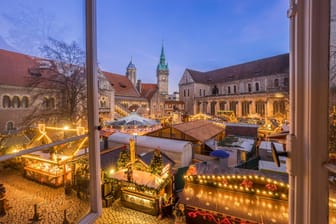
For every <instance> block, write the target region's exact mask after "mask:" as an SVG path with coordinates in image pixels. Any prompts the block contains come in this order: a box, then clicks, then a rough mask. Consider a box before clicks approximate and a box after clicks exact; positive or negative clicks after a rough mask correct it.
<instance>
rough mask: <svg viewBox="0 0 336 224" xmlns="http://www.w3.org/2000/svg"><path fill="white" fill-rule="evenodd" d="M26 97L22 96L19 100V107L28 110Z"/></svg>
mask: <svg viewBox="0 0 336 224" xmlns="http://www.w3.org/2000/svg"><path fill="white" fill-rule="evenodd" d="M28 103H29V102H28V97H27V96H24V97H22V100H21V106H22V108H28Z"/></svg>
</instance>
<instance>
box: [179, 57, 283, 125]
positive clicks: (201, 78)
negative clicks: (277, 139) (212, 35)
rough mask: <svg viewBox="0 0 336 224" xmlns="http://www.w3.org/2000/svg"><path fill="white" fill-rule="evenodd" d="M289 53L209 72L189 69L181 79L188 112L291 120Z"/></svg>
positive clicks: (181, 98)
mask: <svg viewBox="0 0 336 224" xmlns="http://www.w3.org/2000/svg"><path fill="white" fill-rule="evenodd" d="M288 74H289V54H282V55H277V56H274V57H269V58H263V59H259V60H256V61H252V62H247V63H244V64H239V65H233V66H229V67H225V68H221V69H216V70H212V71H207V72H200V71H196V70H193V69H186V70H185V71H184V73H183V75H182V77H181V80H180V82H179V92H180V100H181V101H183V102H184V103H185V110H186V112H187V113H189V114H196V113H206V114H211V115H217V112H218V111H219V110H222V111H223V110H225V111H227V110H230V111H233V112H234V113H235V115H236V116H237V117H248V116H249V115H254V114H257V115H259V116H261V117H272V116H273V115H276V114H279V113H280V114H282V115H283V116H284V117H285V119H288V108H289V102H288V89H289V79H288Z"/></svg>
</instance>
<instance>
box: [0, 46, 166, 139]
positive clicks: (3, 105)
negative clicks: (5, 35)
mask: <svg viewBox="0 0 336 224" xmlns="http://www.w3.org/2000/svg"><path fill="white" fill-rule="evenodd" d="M56 64H57V63H54V62H53V61H51V60H47V59H43V58H38V57H33V56H29V55H24V54H20V53H16V52H11V51H7V50H0V71H1V72H0V132H8V131H10V130H15V129H19V128H20V127H21V126H22V125H23V123H24V122H25V120H24V119H26V118H27V116H28V115H30V114H32V112H33V111H34V110H36V109H37V108H39V109H41V107H42V109H43V110H45V111H48V112H49V113H50V114H52V112H53V111H55V112H56V111H57V110H59V109H60V108H62V107H63V106H64V102H62V100H63V98H62V97H61V94H62V93H61V92H60V91H58V90H56V89H55V90H51V89H49V90H48V91H43V87H42V88H31V86H29V83H28V80H29V79H30V78H31V77H41V78H43V77H45V76H48V73H49V74H50V73H51V72H52V70H53V69H54V68H53V67H52V66H56ZM168 76H169V69H168V64H167V63H166V62H165V53H164V47H163V46H162V49H161V55H160V61H159V64H158V65H157V70H156V77H157V83H142V82H141V80H137V69H136V67H135V65H134V64H133V62H132V60H131V61H130V63H129V64H128V66H127V68H126V75H119V74H114V73H110V72H107V71H102V70H100V69H99V70H98V75H97V78H98V91H99V99H98V108H99V120H100V122H101V123H104V122H105V121H112V120H114V119H117V118H120V117H123V116H126V115H128V113H130V112H137V113H139V114H140V115H144V116H150V117H152V118H161V117H163V116H164V114H165V111H166V110H165V101H166V96H167V94H168ZM36 96H38V99H35V97H36ZM33 98H34V99H33ZM169 110H170V108H169ZM46 117H47V116H46ZM47 120H48V121H47ZM47 120H44V121H43V122H49V124H52V125H56V124H57V123H58V122H59V121H57V120H56V118H55V119H53V118H52V117H51V116H50V117H47Z"/></svg>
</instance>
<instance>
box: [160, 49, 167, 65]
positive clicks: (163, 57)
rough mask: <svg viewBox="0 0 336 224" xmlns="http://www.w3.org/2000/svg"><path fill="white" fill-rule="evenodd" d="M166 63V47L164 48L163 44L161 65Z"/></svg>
mask: <svg viewBox="0 0 336 224" xmlns="http://www.w3.org/2000/svg"><path fill="white" fill-rule="evenodd" d="M165 61H166V56H165V53H164V47H163V44H162V48H161V55H160V64H163V65H164V64H165Z"/></svg>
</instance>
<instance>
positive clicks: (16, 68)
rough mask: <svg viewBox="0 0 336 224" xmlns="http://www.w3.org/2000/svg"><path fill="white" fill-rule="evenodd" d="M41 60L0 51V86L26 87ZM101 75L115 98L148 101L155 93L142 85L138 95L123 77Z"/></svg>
mask: <svg viewBox="0 0 336 224" xmlns="http://www.w3.org/2000/svg"><path fill="white" fill-rule="evenodd" d="M41 60H43V61H45V60H46V59H43V58H38V57H32V56H29V55H25V54H21V53H16V52H12V51H7V50H2V49H0V85H1V84H2V85H13V86H22V87H24V86H27V85H28V82H27V81H28V80H29V77H30V73H29V70H31V69H32V68H37V67H38V66H39V61H41ZM103 74H104V75H105V77H106V78H107V80H108V81H109V82H110V83H111V85H112V86H113V88H114V89H115V95H116V96H126V97H136V98H140V97H144V98H147V99H150V98H151V97H152V96H153V95H154V93H155V92H156V91H157V85H156V84H149V83H144V84H142V92H141V95H140V94H139V92H138V91H137V90H136V88H135V87H134V86H133V84H132V82H131V81H130V80H129V79H128V78H127V77H126V76H125V75H119V74H115V73H111V72H106V71H103Z"/></svg>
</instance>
